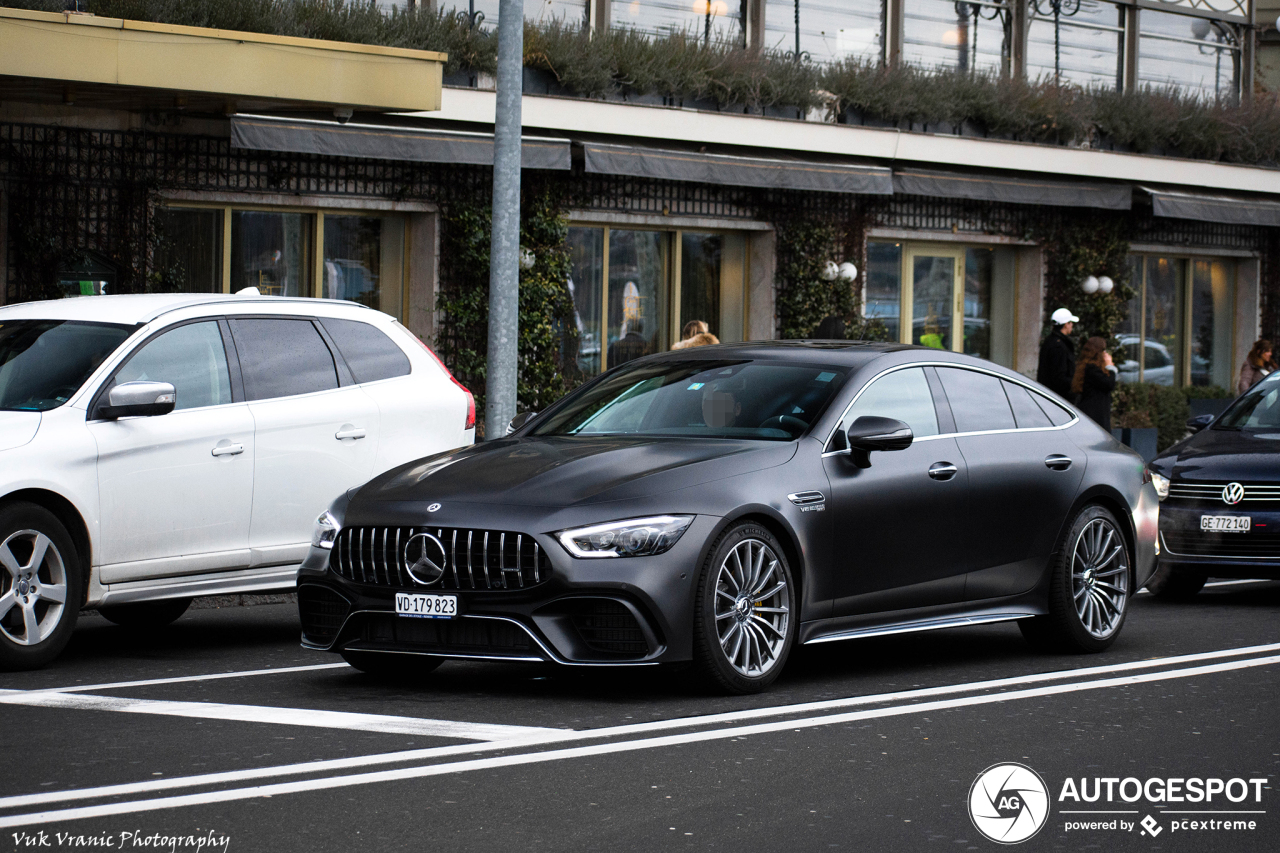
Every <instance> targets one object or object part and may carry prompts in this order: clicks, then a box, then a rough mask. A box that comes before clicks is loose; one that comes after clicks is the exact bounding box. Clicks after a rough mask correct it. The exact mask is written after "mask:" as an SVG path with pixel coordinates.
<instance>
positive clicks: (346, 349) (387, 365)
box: [320, 317, 409, 383]
mask: <svg viewBox="0 0 1280 853" xmlns="http://www.w3.org/2000/svg"><path fill="white" fill-rule="evenodd" d="M320 325H322V326H324V330H325V331H326V332H328V333H329V337H331V338H333V342H334V343H335V344H337V345H338V352H340V353H342V357H343V358H344V359H346V362H347V367H349V368H351V375H352V377H353V378H354V379H355V380H356V382H360V383H364V382H377V381H378V380H379V379H391V378H392V377H395V376H406V375H408V373H409V357H408V356H407V355H405V354H404V351H403V350H401V349H400V347H398V346H396V345H395V343H394V342H393V341H392V340H391V339H390V338H388V337H387V336H386V335H385V334H383V333H382V331H381V330H380V329H375V328H374V327H373V326H371V325H369V324H368V323H362V322H360V321H359V320H337V319H334V318H333V317H321V318H320Z"/></svg>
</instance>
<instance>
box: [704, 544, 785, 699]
mask: <svg viewBox="0 0 1280 853" xmlns="http://www.w3.org/2000/svg"><path fill="white" fill-rule="evenodd" d="M715 614H716V634H717V636H718V639H719V642H720V649H721V651H723V652H724V656H725V659H726V660H727V661H728V662H729V664H730V665H731V666H732V667H733V668H734V670H736V671H737V672H738V673H739V674H740V675H745V676H748V677H751V678H756V677H759V676H761V675H764V674H765V673H767V672H769V671H770V670H771V669H773V667H774V666H775V665H776V664H777V662H778V656H779V655H780V654H781V653H782V650H783V647H784V646H785V644H786V641H787V627H788V626H787V623H788V620H789V619H790V618H791V605H790V595H789V593H788V591H787V582H786V577H785V575H784V574H783V572H782V571H781V570H780V567H779V563H778V555H777V554H775V553H774V551H773V549H772V548H771V547H770V546H769V545H768V544H767V543H765V542H763V541H761V540H760V539H744V540H742V541H741V542H739V543H738V544H737V545H735V546H734V547H733V549H732V550H731V551H730V552H729V553H728V554H727V555H725V558H724V560H723V561H722V562H721V564H720V569H719V573H718V574H717V576H716V603H715Z"/></svg>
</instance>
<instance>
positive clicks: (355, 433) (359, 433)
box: [333, 424, 366, 441]
mask: <svg viewBox="0 0 1280 853" xmlns="http://www.w3.org/2000/svg"><path fill="white" fill-rule="evenodd" d="M365 435H366V433H365V431H364V430H363V429H362V428H360V427H356V426H352V425H351V424H343V425H342V426H341V427H340V428H339V429H338V431H337V432H335V433H334V434H333V437H334V438H336V439H338V441H342V440H343V439H344V438H349V439H351V440H352V441H356V440H359V439H361V438H364V437H365Z"/></svg>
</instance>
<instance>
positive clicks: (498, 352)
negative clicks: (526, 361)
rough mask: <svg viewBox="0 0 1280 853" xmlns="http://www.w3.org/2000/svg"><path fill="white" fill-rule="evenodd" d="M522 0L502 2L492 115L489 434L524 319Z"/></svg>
mask: <svg viewBox="0 0 1280 853" xmlns="http://www.w3.org/2000/svg"><path fill="white" fill-rule="evenodd" d="M523 54H524V4H523V2H521V0H501V2H500V3H499V5H498V91H497V109H496V111H495V112H496V114H495V115H494V121H493V236H492V239H491V242H490V244H489V362H488V371H487V376H486V377H485V412H484V429H485V438H488V439H495V438H502V436H503V435H505V434H506V431H507V424H509V423H510V422H511V419H512V418H513V417H515V415H516V341H517V340H518V334H519V322H520V307H519V301H520V95H521V86H522V76H523V66H524V58H523Z"/></svg>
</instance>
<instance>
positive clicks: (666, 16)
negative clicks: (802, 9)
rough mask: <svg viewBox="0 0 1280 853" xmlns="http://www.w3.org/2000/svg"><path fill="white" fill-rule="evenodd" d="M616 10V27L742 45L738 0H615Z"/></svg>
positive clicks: (614, 12) (740, 12)
mask: <svg viewBox="0 0 1280 853" xmlns="http://www.w3.org/2000/svg"><path fill="white" fill-rule="evenodd" d="M526 8H527V7H526ZM612 9H613V12H612V20H611V24H612V25H613V26H615V27H628V28H630V29H635V30H639V31H641V32H644V33H649V34H651V35H659V36H662V35H667V34H669V33H672V32H682V33H686V34H688V35H690V36H693V37H695V38H698V39H700V40H702V41H704V42H712V43H714V42H730V43H733V44H741V43H742V38H743V29H742V5H741V3H739V2H738V0H613V4H612ZM526 14H527V13H526Z"/></svg>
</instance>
